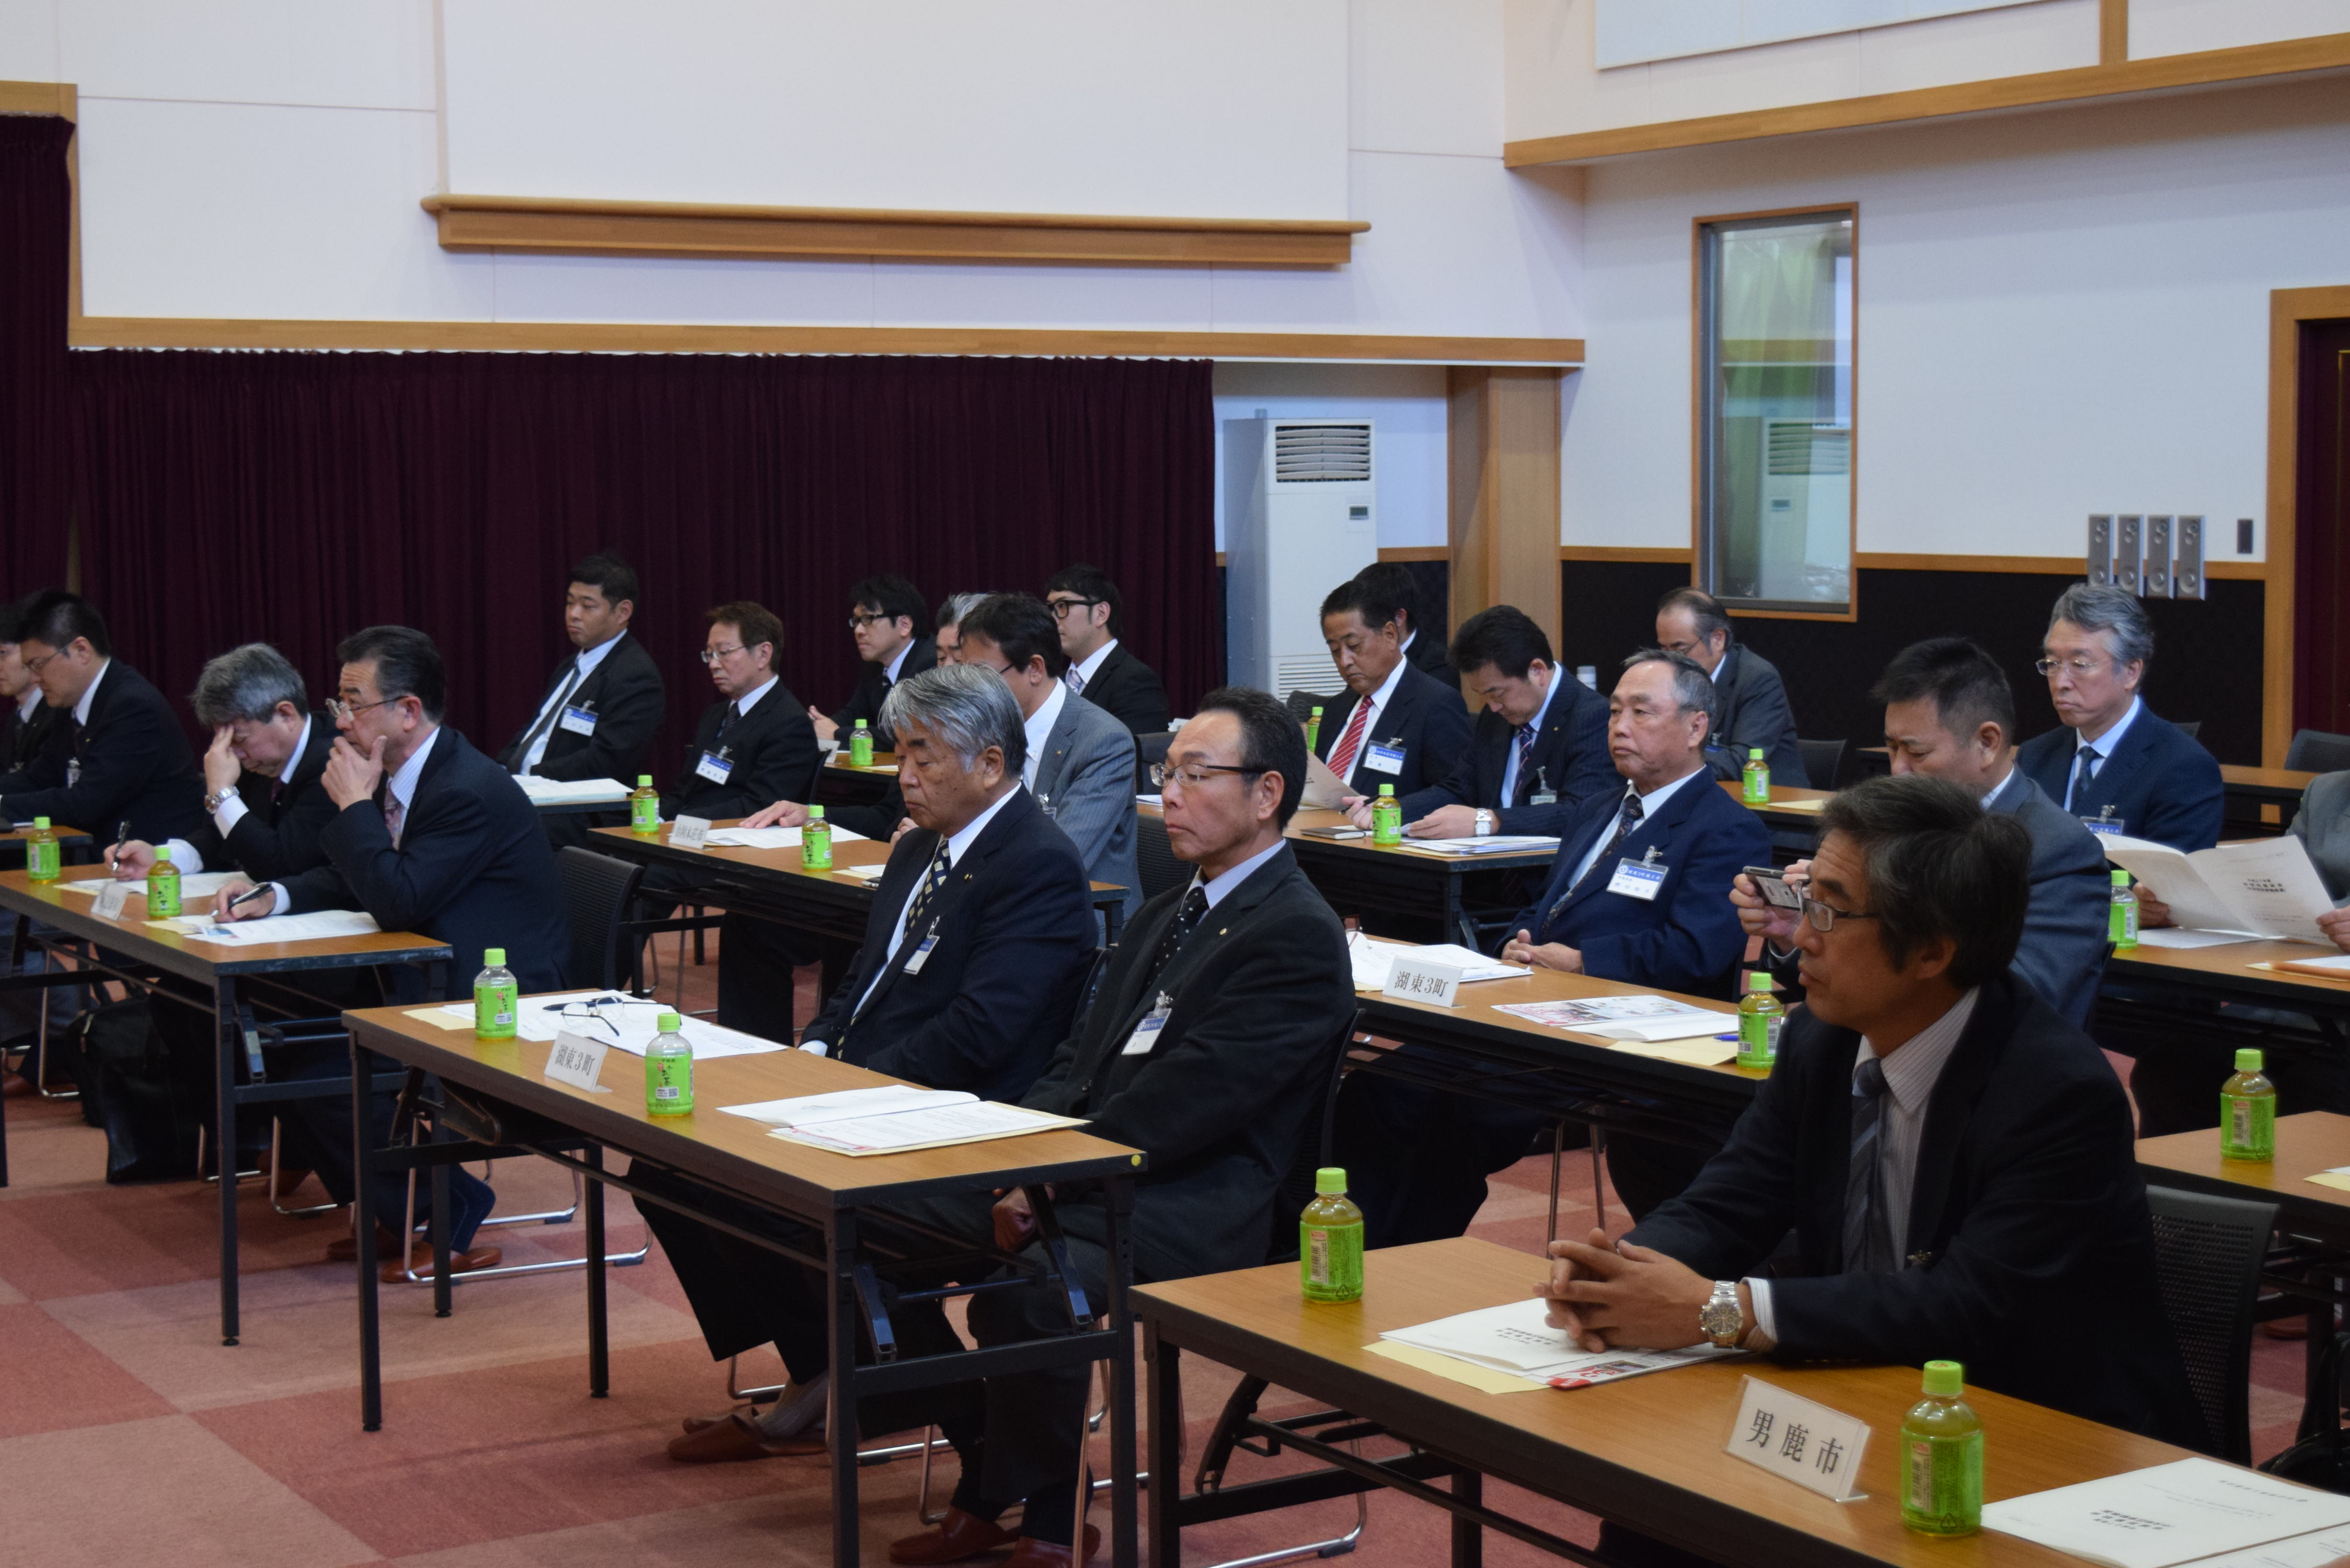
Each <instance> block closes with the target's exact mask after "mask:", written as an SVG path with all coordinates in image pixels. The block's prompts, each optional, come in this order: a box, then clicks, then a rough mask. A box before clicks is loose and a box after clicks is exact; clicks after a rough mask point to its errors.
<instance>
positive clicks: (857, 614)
mask: <svg viewBox="0 0 2350 1568" xmlns="http://www.w3.org/2000/svg"><path fill="white" fill-rule="evenodd" d="M896 619H897V617H896V616H894V615H882V614H879V613H878V612H868V611H866V610H850V611H849V612H848V629H849V630H851V631H863V630H864V629H865V628H867V627H868V626H871V625H872V624H873V623H874V622H875V621H877V620H896Z"/></svg>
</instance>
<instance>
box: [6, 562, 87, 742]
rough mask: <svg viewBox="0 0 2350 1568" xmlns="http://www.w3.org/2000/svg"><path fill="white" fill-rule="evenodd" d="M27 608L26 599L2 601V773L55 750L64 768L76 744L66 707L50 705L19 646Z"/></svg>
mask: <svg viewBox="0 0 2350 1568" xmlns="http://www.w3.org/2000/svg"><path fill="white" fill-rule="evenodd" d="M24 608H25V607H24V605H23V604H22V603H16V604H6V605H0V704H5V706H6V710H7V726H6V733H5V739H0V774H18V773H26V772H28V771H29V770H30V769H31V768H32V766H33V763H34V762H35V760H36V759H37V758H39V757H41V756H43V755H44V754H54V756H55V758H56V763H57V766H58V767H60V768H62V767H64V766H65V763H66V755H67V753H68V750H69V748H70V747H71V746H72V744H73V736H72V734H71V733H70V732H69V730H68V725H67V724H66V722H65V713H64V711H62V710H60V709H57V708H52V707H50V706H49V704H48V702H47V700H46V699H45V698H44V697H43V695H42V692H41V683H40V682H39V681H38V680H34V679H33V672H32V671H31V670H27V669H26V668H25V659H24V655H23V653H22V652H21V651H20V650H19V649H18V648H17V646H16V639H18V638H19V637H20V636H22V635H23V632H24V621H25V616H24Z"/></svg>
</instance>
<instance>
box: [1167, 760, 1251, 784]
mask: <svg viewBox="0 0 2350 1568" xmlns="http://www.w3.org/2000/svg"><path fill="white" fill-rule="evenodd" d="M1264 771H1265V770H1264V769H1263V768H1241V767H1234V766H1233V765H1232V763H1184V764H1183V765H1182V766H1181V767H1170V766H1169V765H1168V764H1167V763H1151V764H1150V787H1151V788H1152V789H1159V790H1163V789H1165V788H1166V787H1167V786H1168V785H1169V784H1181V785H1182V786H1183V787H1184V788H1185V789H1198V788H1199V787H1200V786H1201V785H1202V784H1206V783H1207V782H1208V775H1209V774H1240V775H1241V776H1242V777H1243V778H1255V777H1257V776H1258V775H1259V774H1263V772H1264Z"/></svg>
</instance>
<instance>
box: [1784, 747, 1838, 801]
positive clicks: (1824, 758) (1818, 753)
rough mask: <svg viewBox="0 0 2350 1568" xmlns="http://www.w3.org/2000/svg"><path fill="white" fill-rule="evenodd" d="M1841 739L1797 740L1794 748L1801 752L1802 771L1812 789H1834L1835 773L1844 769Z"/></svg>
mask: <svg viewBox="0 0 2350 1568" xmlns="http://www.w3.org/2000/svg"><path fill="white" fill-rule="evenodd" d="M1844 748H1845V742H1842V741H1797V742H1795V750H1796V751H1798V752H1800V753H1802V754H1803V758H1804V774H1805V776H1807V777H1808V778H1809V779H1810V780H1811V781H1812V787H1813V788H1814V789H1834V788H1835V786H1836V775H1837V774H1840V773H1842V772H1843V771H1844Z"/></svg>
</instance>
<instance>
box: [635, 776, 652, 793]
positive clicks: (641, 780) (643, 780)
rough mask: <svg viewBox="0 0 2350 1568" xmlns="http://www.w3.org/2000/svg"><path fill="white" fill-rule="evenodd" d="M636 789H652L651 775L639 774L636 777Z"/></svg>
mask: <svg viewBox="0 0 2350 1568" xmlns="http://www.w3.org/2000/svg"><path fill="white" fill-rule="evenodd" d="M637 787H638V788H639V789H650V788H652V787H653V775H652V774H638V775H637Z"/></svg>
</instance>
